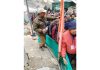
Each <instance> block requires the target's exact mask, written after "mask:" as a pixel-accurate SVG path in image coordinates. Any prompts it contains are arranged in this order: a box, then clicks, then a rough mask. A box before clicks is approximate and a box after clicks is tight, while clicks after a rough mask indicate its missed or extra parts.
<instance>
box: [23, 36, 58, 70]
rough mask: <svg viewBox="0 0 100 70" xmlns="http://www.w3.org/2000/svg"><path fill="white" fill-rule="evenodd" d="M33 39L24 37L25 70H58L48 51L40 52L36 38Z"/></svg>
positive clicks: (45, 49)
mask: <svg viewBox="0 0 100 70" xmlns="http://www.w3.org/2000/svg"><path fill="white" fill-rule="evenodd" d="M34 39H35V40H34ZM34 39H33V38H32V37H31V36H30V35H24V49H25V55H24V56H25V57H24V62H25V66H24V68H25V70H59V67H58V64H57V61H56V60H55V59H54V58H53V57H52V55H51V54H50V52H49V51H48V49H47V48H44V51H42V50H40V49H39V45H38V41H37V36H36V37H34ZM26 53H27V54H28V56H27V55H26ZM28 57H29V59H28ZM27 63H28V64H29V65H28V64H27Z"/></svg>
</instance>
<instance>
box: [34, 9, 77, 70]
mask: <svg viewBox="0 0 100 70" xmlns="http://www.w3.org/2000/svg"><path fill="white" fill-rule="evenodd" d="M59 19H60V12H59V11H58V12H52V11H51V10H48V11H46V10H44V9H40V10H39V11H38V15H37V16H36V18H35V19H34V20H33V29H34V31H36V33H37V35H38V36H39V37H40V39H41V41H40V42H39V48H40V49H42V50H43V48H46V46H45V41H46V34H48V35H49V36H50V37H51V38H52V39H54V40H55V41H56V42H57V43H58V41H59V35H58V34H59V33H58V26H59ZM58 44H59V43H58ZM66 53H67V55H68V57H69V60H70V63H71V65H72V68H73V70H76V12H75V11H74V9H72V10H71V12H70V11H69V10H67V11H65V12H64V31H63V35H62V45H61V52H60V55H61V57H62V58H63V62H64V64H67V60H66V58H65V57H66Z"/></svg>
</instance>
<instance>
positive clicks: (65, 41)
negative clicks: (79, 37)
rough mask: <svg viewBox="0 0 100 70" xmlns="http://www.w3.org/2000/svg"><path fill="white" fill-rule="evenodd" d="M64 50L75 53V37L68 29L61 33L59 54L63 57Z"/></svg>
mask: <svg viewBox="0 0 100 70" xmlns="http://www.w3.org/2000/svg"><path fill="white" fill-rule="evenodd" d="M66 52H67V53H69V54H76V37H74V38H72V36H71V34H70V33H69V31H68V30H67V31H65V32H64V33H63V37H62V46H61V56H62V57H65V55H66Z"/></svg>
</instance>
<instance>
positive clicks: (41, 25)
mask: <svg viewBox="0 0 100 70" xmlns="http://www.w3.org/2000/svg"><path fill="white" fill-rule="evenodd" d="M45 14H46V10H44V9H40V10H39V11H38V16H37V17H36V18H35V19H34V21H33V29H34V31H36V32H37V35H38V36H39V37H40V43H39V47H40V48H41V49H42V50H43V47H45V40H46V39H45V38H46V37H45V35H46V32H47V30H48V27H46V20H47V19H56V18H49V17H48V18H47V17H45Z"/></svg>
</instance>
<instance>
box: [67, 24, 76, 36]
mask: <svg viewBox="0 0 100 70" xmlns="http://www.w3.org/2000/svg"><path fill="white" fill-rule="evenodd" d="M68 30H69V32H70V34H71V35H76V22H71V23H69V25H68Z"/></svg>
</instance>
